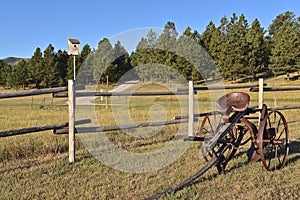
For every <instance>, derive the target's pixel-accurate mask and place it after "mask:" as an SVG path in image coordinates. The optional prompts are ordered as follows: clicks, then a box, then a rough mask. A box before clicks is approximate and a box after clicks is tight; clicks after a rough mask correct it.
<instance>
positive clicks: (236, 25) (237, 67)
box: [221, 13, 248, 81]
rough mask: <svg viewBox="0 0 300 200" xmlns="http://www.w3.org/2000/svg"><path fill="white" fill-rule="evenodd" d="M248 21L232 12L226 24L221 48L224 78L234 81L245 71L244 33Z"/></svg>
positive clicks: (245, 44) (245, 50)
mask: <svg viewBox="0 0 300 200" xmlns="http://www.w3.org/2000/svg"><path fill="white" fill-rule="evenodd" d="M247 30H248V23H247V20H246V19H245V16H244V15H241V16H240V17H239V18H238V17H237V16H236V14H235V13H233V15H232V17H231V19H230V22H229V24H228V25H227V26H226V35H225V43H224V47H223V48H222V57H223V59H222V61H223V63H222V66H221V67H222V68H221V72H222V75H223V77H224V78H225V79H231V80H234V81H236V80H237V79H238V78H240V77H241V76H242V75H243V74H244V73H247V72H246V71H245V66H246V64H247V62H246V58H247V57H246V55H247V43H246V39H245V35H246V33H247Z"/></svg>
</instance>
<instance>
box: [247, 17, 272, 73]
mask: <svg viewBox="0 0 300 200" xmlns="http://www.w3.org/2000/svg"><path fill="white" fill-rule="evenodd" d="M245 37H246V42H247V45H248V47H247V52H248V54H247V60H246V61H248V62H247V65H246V66H245V71H246V73H247V74H250V75H252V77H253V79H254V78H255V77H256V74H257V73H258V72H259V69H260V68H261V67H263V66H264V65H265V64H266V63H265V62H266V57H267V53H266V46H265V40H264V29H263V28H262V27H261V25H260V22H259V21H258V19H255V20H254V21H253V23H252V24H251V27H250V29H249V31H248V32H247V34H246V36H245Z"/></svg>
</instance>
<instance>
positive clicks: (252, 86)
mask: <svg viewBox="0 0 300 200" xmlns="http://www.w3.org/2000/svg"><path fill="white" fill-rule="evenodd" d="M266 85H267V84H264V86H266ZM258 86H259V84H251V85H239V86H196V87H194V90H195V91H199V90H229V89H245V88H254V87H258ZM187 90H188V89H187V88H178V89H177V91H187Z"/></svg>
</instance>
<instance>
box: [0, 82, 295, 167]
mask: <svg viewBox="0 0 300 200" xmlns="http://www.w3.org/2000/svg"><path fill="white" fill-rule="evenodd" d="M264 86H266V84H264V82H263V79H260V80H259V84H252V85H242V86H224V87H215V86H214V87H194V85H193V82H192V81H190V82H189V87H188V89H178V90H177V91H176V92H133V93H129V92H78V93H76V90H79V89H83V88H84V87H82V86H81V87H76V88H75V84H74V81H73V80H69V81H68V87H59V88H48V89H40V90H28V91H20V92H11V93H0V99H3V98H13V97H24V96H32V95H40V94H50V93H52V94H53V96H54V97H68V106H69V121H68V122H66V123H61V124H52V125H46V126H37V127H30V128H23V129H18V130H10V131H2V132H0V137H8V136H14V135H20V134H27V133H32V132H39V131H45V130H53V132H54V133H56V134H69V162H70V163H73V162H75V153H76V152H75V146H76V144H75V133H86V132H105V131H113V130H123V129H132V128H141V127H148V126H163V125H169V124H177V123H188V136H193V134H194V121H195V118H198V117H202V116H205V115H207V114H208V113H200V114H194V94H196V91H201V90H226V89H242V88H250V91H251V92H259V102H258V109H259V108H260V107H262V104H263V93H264V92H269V91H291V90H300V87H288V88H284V87H282V88H274V87H272V88H268V87H264ZM67 91H68V93H61V92H67ZM75 95H76V97H83V96H157V95H159V96H161V95H189V114H188V115H187V116H177V117H175V118H174V120H169V121H164V122H144V123H135V124H124V125H119V126H99V127H87V128H78V129H76V127H75V126H76V125H79V124H85V123H90V120H89V119H86V120H81V121H76V122H75ZM299 108H300V106H291V107H282V108H275V109H276V110H280V109H282V110H284V109H299ZM273 110H274V109H273ZM67 127H68V128H67Z"/></svg>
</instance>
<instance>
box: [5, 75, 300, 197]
mask: <svg viewBox="0 0 300 200" xmlns="http://www.w3.org/2000/svg"><path fill="white" fill-rule="evenodd" d="M265 82H266V83H267V84H268V86H272V85H274V86H276V87H280V86H285V87H287V86H291V85H292V86H299V85H300V80H294V81H290V82H286V81H285V79H284V77H278V78H276V79H275V78H272V79H267V80H266V81H265ZM226 84H228V85H230V83H226ZM149 87H150V89H151V87H153V88H152V89H153V90H159V88H158V86H155V85H152V86H151V85H149ZM144 89H145V90H149V88H144ZM232 91H233V90H227V91H226V92H232ZM235 91H243V92H247V93H249V94H250V96H251V102H250V105H257V102H258V98H257V96H258V93H250V92H249V90H248V89H239V90H235ZM208 95H209V94H208V93H207V92H199V93H198V95H197V100H198V102H199V103H200V104H201V112H202V111H203V112H207V111H209V110H206V107H209V106H207V105H210V101H209V99H210V98H209V96H208ZM274 97H276V100H277V102H276V104H277V106H278V107H281V106H286V105H289V106H293V105H299V106H300V91H289V92H276V93H274V92H266V93H265V103H266V104H267V105H269V106H270V107H273V106H274V104H275V103H274ZM131 98H132V99H131V100H130V106H129V107H130V114H131V115H132V119H133V120H134V121H147V120H148V119H149V108H150V107H151V105H152V104H159V105H161V106H163V108H164V109H165V110H166V113H167V115H166V116H167V118H168V119H172V118H173V117H174V116H176V115H178V114H180V112H179V110H178V106H179V105H178V102H177V101H176V99H174V97H173V98H172V97H170V96H160V97H153V98H152V97H151V98H146V97H131ZM65 101H66V99H52V97H51V96H50V95H40V96H34V97H23V98H13V99H1V100H0V121H1V126H0V131H4V130H11V129H18V128H24V127H30V126H38V125H47V124H53V123H62V122H67V120H68V107H67V106H65ZM96 101H98V100H96ZM184 106H187V104H185V105H184ZM282 112H283V114H284V115H285V117H286V119H287V121H288V125H289V133H290V141H291V144H290V155H289V157H288V165H287V167H285V168H284V169H283V170H281V171H274V172H267V171H266V170H265V169H264V167H263V165H262V164H261V163H259V162H258V163H255V164H249V163H248V162H247V156H246V151H247V149H248V146H243V147H241V148H240V149H239V151H238V152H237V154H236V156H235V157H234V159H233V160H232V161H231V162H230V163H229V165H228V166H227V173H226V174H225V175H224V174H221V175H219V174H218V172H217V170H216V169H215V167H214V168H212V169H210V170H209V171H208V172H207V173H206V174H205V175H204V176H202V177H200V178H199V179H198V180H196V181H195V182H194V183H193V184H192V185H190V186H188V187H185V188H184V189H182V190H180V191H178V192H176V193H173V194H169V195H167V196H164V197H161V199H299V198H300V180H299V177H300V170H299V167H300V132H299V129H300V115H299V110H284V111H282ZM96 114H97V116H98V120H99V121H101V122H103V124H104V125H114V124H115V122H114V120H113V115H112V112H111V108H109V109H106V108H105V106H97V107H96ZM200 121H201V119H200ZM177 128H178V127H177V125H170V126H166V127H164V128H163V129H162V130H161V132H160V133H159V134H157V135H156V136H153V137H150V138H146V139H142V138H136V137H133V136H128V135H126V134H124V132H122V131H113V132H107V133H106V136H107V137H108V138H110V140H111V141H113V142H114V144H115V145H117V146H119V147H121V148H124V149H126V150H128V151H131V152H147V151H154V150H157V149H160V148H162V147H164V146H165V145H168V144H169V142H170V140H171V139H172V138H174V132H176V130H177ZM76 142H77V144H76V145H77V146H76V148H77V162H76V163H74V164H69V163H68V136H67V135H54V134H53V133H52V132H51V131H45V132H39V133H33V134H27V135H20V136H13V137H6V138H0V199H143V198H146V197H148V196H151V195H153V194H156V193H158V192H162V191H164V190H166V189H168V188H170V187H173V186H175V185H177V184H178V183H180V182H181V181H183V180H184V179H186V178H188V177H189V176H191V175H192V174H194V173H195V172H196V171H198V170H199V169H200V167H201V166H203V165H204V160H203V159H200V158H199V143H198V142H193V143H192V144H191V145H190V146H189V148H188V149H187V151H186V152H185V153H184V154H183V155H182V156H180V157H179V158H178V159H177V160H176V161H175V162H173V163H172V164H170V165H168V166H166V167H164V168H161V169H159V170H156V171H152V172H147V173H129V172H122V171H118V170H115V169H113V168H111V167H108V166H106V165H104V164H103V163H102V162H100V161H99V160H97V159H96V158H94V157H93V156H92V155H91V154H90V153H89V152H88V151H87V149H86V148H85V146H84V145H83V143H82V142H81V139H80V137H79V136H78V135H77V136H76ZM158 162H159V160H158Z"/></svg>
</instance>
